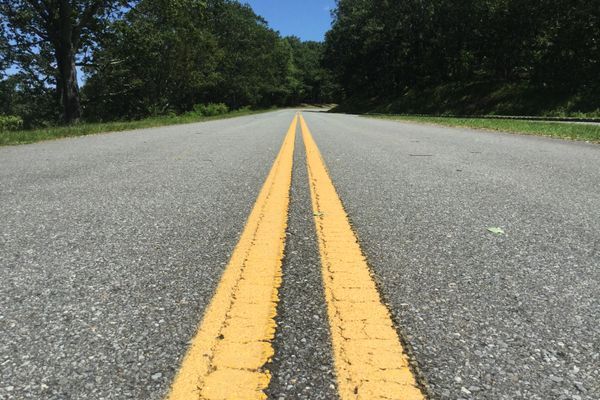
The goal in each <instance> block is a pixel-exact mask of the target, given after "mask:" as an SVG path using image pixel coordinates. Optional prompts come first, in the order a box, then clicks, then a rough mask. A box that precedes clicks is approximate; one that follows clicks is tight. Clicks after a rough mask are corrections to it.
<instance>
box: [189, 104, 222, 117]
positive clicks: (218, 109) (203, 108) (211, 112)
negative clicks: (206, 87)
mask: <svg viewBox="0 0 600 400" xmlns="http://www.w3.org/2000/svg"><path fill="white" fill-rule="evenodd" d="M194 112H195V113H196V114H199V115H202V116H204V117H214V116H215V115H222V114H227V113H228V112H229V107H227V105H226V104H223V103H209V104H196V105H195V106H194Z"/></svg>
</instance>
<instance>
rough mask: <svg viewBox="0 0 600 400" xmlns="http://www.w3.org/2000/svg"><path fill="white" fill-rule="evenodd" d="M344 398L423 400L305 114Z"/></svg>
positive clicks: (327, 295)
mask: <svg viewBox="0 0 600 400" xmlns="http://www.w3.org/2000/svg"><path fill="white" fill-rule="evenodd" d="M300 126H301V129H302V137H303V139H304V144H305V147H306V160H307V168H308V175H309V183H310V192H311V198H312V203H313V208H314V215H315V218H314V219H315V225H316V230H317V236H318V241H319V251H320V254H321V264H322V274H323V282H324V287H325V298H326V301H327V311H328V315H329V324H330V327H331V337H332V345H333V353H334V358H335V368H336V373H337V381H338V390H339V395H340V399H341V400H347V399H365V400H375V399H398V400H401V399H402V400H421V399H424V398H425V396H424V395H423V393H422V392H421V390H420V389H419V388H418V386H417V383H416V380H415V377H414V375H413V373H412V371H411V370H410V367H409V361H408V357H407V356H406V354H405V352H404V349H403V348H402V344H401V343H400V340H399V338H398V334H397V332H396V329H395V328H394V324H393V322H392V319H391V317H390V314H389V311H388V309H387V308H386V306H385V305H384V304H383V303H382V302H381V297H380V295H379V292H378V290H377V287H376V284H375V282H374V280H373V278H372V276H371V273H370V270H369V267H368V265H367V262H366V260H365V257H364V255H363V253H362V251H361V248H360V245H359V244H358V240H357V238H356V236H355V234H354V232H353V231H352V228H351V226H350V222H349V220H348V216H347V214H346V212H345V211H344V207H343V205H342V202H341V200H340V198H339V197H338V195H337V193H336V190H335V187H334V185H333V182H332V180H331V178H330V177H329V174H328V172H327V168H326V166H325V163H324V162H323V159H322V157H321V154H320V152H319V149H318V147H317V145H316V143H315V141H314V139H313V138H312V135H311V133H310V131H309V129H308V126H307V125H306V122H305V121H304V118H303V117H302V116H300Z"/></svg>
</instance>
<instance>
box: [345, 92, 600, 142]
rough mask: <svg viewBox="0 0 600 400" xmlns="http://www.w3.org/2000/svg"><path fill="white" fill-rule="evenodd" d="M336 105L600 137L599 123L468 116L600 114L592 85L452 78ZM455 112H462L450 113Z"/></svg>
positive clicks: (519, 130)
mask: <svg viewBox="0 0 600 400" xmlns="http://www.w3.org/2000/svg"><path fill="white" fill-rule="evenodd" d="M335 111H337V112H351V113H357V114H377V115H376V117H379V118H391V119H402V120H410V121H414V122H424V123H434V124H440V125H446V126H460V127H469V128H479V129H491V130H498V131H505V132H515V133H525V134H533V135H545V136H553V137H560V138H568V139H577V140H587V141H593V142H600V126H594V125H583V124H572V123H558V122H537V121H526V120H502V119H486V118H485V117H483V118H472V117H469V116H499V115H516V116H541V117H577V118H600V98H599V97H598V94H597V93H593V91H592V92H590V93H587V94H586V93H579V94H573V93H560V92H557V91H550V90H546V89H543V88H536V87H532V86H528V85H527V84H506V83H489V82H479V83H471V84H464V83H452V84H445V85H440V86H437V87H434V88H425V89H411V90H408V91H407V92H406V93H404V94H403V95H402V96H398V97H396V98H393V99H389V98H388V99H386V98H368V99H367V98H351V99H348V101H346V102H345V103H343V104H341V105H340V106H338V107H337V108H336V109H335V110H334V112H335ZM381 114H383V115H381ZM452 116H459V118H451V117H452ZM463 117H465V118H463Z"/></svg>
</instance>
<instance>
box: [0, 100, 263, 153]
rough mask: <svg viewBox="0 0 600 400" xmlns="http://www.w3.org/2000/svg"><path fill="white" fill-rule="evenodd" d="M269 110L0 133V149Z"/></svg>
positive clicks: (154, 118) (186, 115)
mask: <svg viewBox="0 0 600 400" xmlns="http://www.w3.org/2000/svg"><path fill="white" fill-rule="evenodd" d="M267 111H270V110H248V109H241V110H237V111H232V112H229V113H226V114H222V115H217V116H212V117H206V116H200V115H197V114H194V113H189V114H183V115H177V116H163V117H152V118H146V119H141V120H137V121H116V122H102V123H81V124H76V125H70V126H57V127H49V128H42V129H32V130H21V131H9V132H0V146H3V145H14V144H25V143H34V142H39V141H42V140H50V139H59V138H66V137H73V136H85V135H93V134H97V133H106V132H119V131H127V130H132V129H142V128H154V127H159V126H166V125H179V124H190V123H194V122H203V121H211V120H216V119H225V118H234V117H240V116H244V115H251V114H258V113H263V112H267Z"/></svg>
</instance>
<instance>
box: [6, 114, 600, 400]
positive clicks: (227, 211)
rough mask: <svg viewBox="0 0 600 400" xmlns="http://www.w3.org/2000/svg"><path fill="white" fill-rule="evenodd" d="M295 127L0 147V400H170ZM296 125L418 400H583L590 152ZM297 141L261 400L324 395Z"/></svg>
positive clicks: (598, 284) (589, 147)
mask: <svg viewBox="0 0 600 400" xmlns="http://www.w3.org/2000/svg"><path fill="white" fill-rule="evenodd" d="M295 113H296V111H295V110H284V111H276V112H272V113H266V114H260V115H254V116H248V117H241V118H235V119H229V120H222V121H213V122H207V123H200V124H192V125H185V126H174V127H168V128H156V129H147V130H140V131H135V132H125V133H112V134H105V135H95V136H88V137H82V138H73V139H64V140H56V141H49V142H43V143H38V144H32V145H24V146H14V147H3V148H0V204H1V207H0V273H1V279H0V399H94V400H96V399H98V400H100V399H144V400H146V399H148V400H158V399H162V398H164V397H165V396H167V394H168V393H169V390H170V385H171V383H172V381H173V379H174V377H175V374H176V373H177V371H178V369H179V366H180V364H181V361H182V359H183V357H184V355H185V354H186V351H187V349H188V347H189V343H190V341H191V340H192V338H193V337H194V335H195V332H196V330H197V328H198V324H199V323H200V321H201V320H202V317H203V315H204V313H205V311H206V309H207V305H208V304H209V303H210V301H211V298H212V296H213V293H214V292H215V289H216V288H217V286H218V285H219V281H220V278H221V275H222V273H223V271H224V269H225V268H226V266H227V263H228V261H229V258H230V255H231V253H232V251H233V249H234V248H235V246H236V244H237V242H238V240H239V238H240V235H241V233H242V231H243V230H244V226H245V222H246V219H247V217H248V215H249V214H250V211H251V210H252V207H253V205H254V202H255V201H256V199H257V197H258V195H259V192H260V190H261V187H262V185H263V183H264V182H265V178H266V177H267V174H268V173H269V171H270V170H271V167H272V165H273V161H274V160H275V157H276V156H277V154H278V152H279V150H280V147H281V145H282V141H283V139H284V136H285V134H286V131H287V129H288V127H289V126H290V122H291V121H292V118H293V117H294V115H295ZM303 115H304V118H305V120H306V122H307V124H308V126H309V127H310V130H311V131H312V134H313V136H314V139H315V141H316V144H317V145H318V147H319V149H320V151H321V153H322V156H323V159H324V162H325V163H326V164H327V166H328V168H329V173H330V176H331V178H332V180H333V183H334V185H335V187H336V189H337V192H338V194H339V197H340V198H341V200H342V202H343V204H344V206H345V209H346V212H347V213H348V216H349V219H350V221H351V223H352V226H353V228H354V231H355V233H356V235H357V237H358V239H359V241H360V243H361V246H362V250H363V252H364V254H365V256H366V258H367V261H368V263H369V266H370V267H371V269H372V273H373V276H374V279H375V280H376V281H377V283H378V287H379V290H380V292H381V296H382V299H383V300H384V301H385V303H386V304H387V305H388V307H389V310H390V312H391V315H392V318H393V320H394V321H395V324H396V328H397V330H398V333H399V335H400V338H401V339H402V343H403V344H404V347H405V350H406V351H407V352H408V354H409V356H410V358H411V360H412V363H413V368H414V369H413V372H414V374H415V376H416V377H417V379H418V381H419V383H420V385H421V386H422V387H423V390H424V393H425V394H426V395H427V396H428V397H429V398H431V399H540V400H547V399H572V400H578V399H579V400H583V399H587V400H598V399H600V323H599V321H600V211H599V210H600V173H599V171H600V147H599V146H598V145H593V144H586V143H580V142H568V141H562V140H554V139H548V138H540V137H533V136H521V135H512V134H503V133H491V132H484V131H475V130H468V129H453V128H445V127H437V126H430V125H418V124H409V123H400V122H395V121H383V120H376V119H367V118H362V117H357V116H348V115H335V114H326V113H319V112H314V111H309V110H306V111H304V112H303ZM299 132H300V129H298V134H297V138H296V149H295V156H294V166H293V178H292V184H291V191H290V193H291V201H290V208H289V221H288V227H287V235H286V238H287V239H286V240H287V243H286V249H287V250H286V255H285V258H284V260H283V266H282V268H283V279H282V283H281V289H280V295H279V298H280V302H279V304H278V306H277V310H278V312H277V317H276V320H277V324H278V329H277V332H276V334H275V339H274V341H273V346H274V350H275V356H274V357H273V360H272V361H271V362H270V363H269V365H268V368H269V370H270V371H271V372H272V375H273V376H272V379H271V383H270V386H269V388H268V390H267V393H268V394H269V396H270V398H273V399H333V398H335V397H336V392H337V389H338V387H337V383H336V375H335V366H334V356H333V355H332V346H331V343H330V331H329V327H328V319H327V309H326V301H325V298H324V296H323V286H322V282H321V275H320V268H321V267H320V262H319V248H318V245H317V240H316V234H315V227H314V221H313V219H314V215H313V208H312V207H311V203H310V202H311V197H310V193H309V187H308V183H307V177H306V161H305V156H304V154H305V153H304V151H305V150H304V147H303V142H302V140H301V138H300V133H299ZM488 228H501V229H502V230H503V231H504V232H505V234H504V235H498V234H494V233H492V232H490V231H489V230H488Z"/></svg>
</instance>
